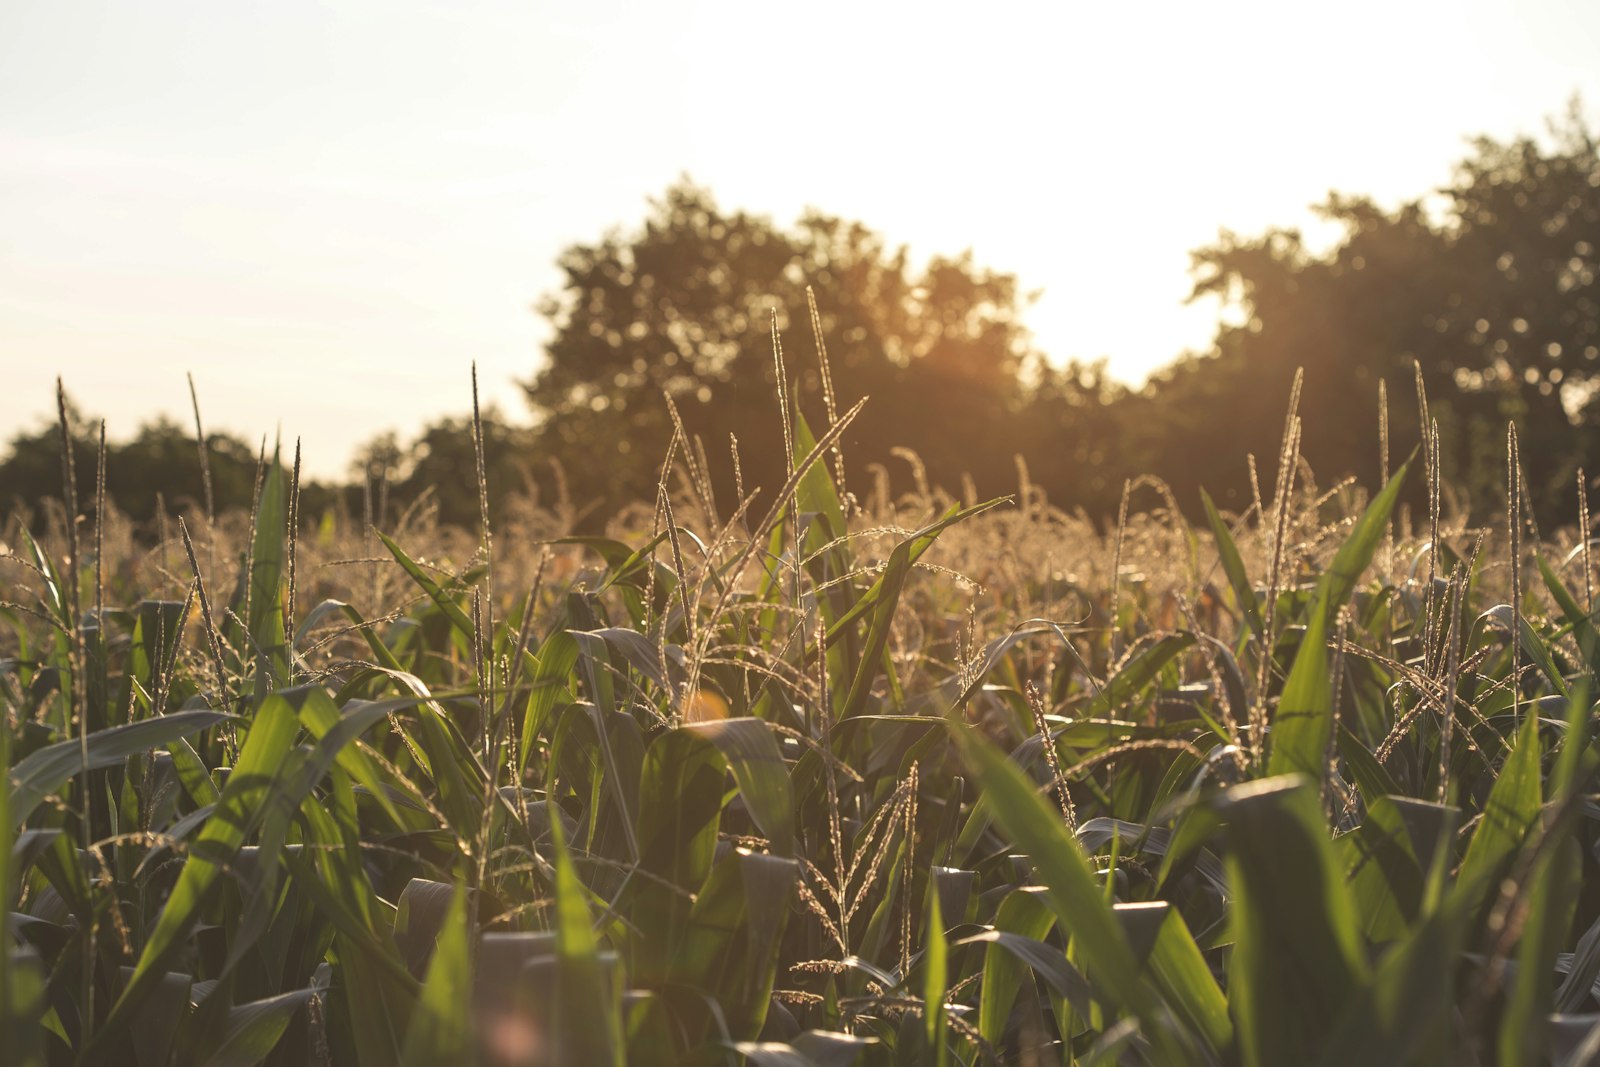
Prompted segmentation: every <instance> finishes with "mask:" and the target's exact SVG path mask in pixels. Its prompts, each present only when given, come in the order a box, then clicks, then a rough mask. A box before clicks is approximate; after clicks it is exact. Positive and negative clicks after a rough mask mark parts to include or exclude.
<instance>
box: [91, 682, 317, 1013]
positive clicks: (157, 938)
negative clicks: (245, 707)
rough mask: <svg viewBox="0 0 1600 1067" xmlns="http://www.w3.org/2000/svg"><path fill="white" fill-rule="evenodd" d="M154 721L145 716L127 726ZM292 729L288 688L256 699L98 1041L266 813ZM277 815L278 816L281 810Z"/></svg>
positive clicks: (136, 996) (179, 938)
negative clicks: (229, 766)
mask: <svg viewBox="0 0 1600 1067" xmlns="http://www.w3.org/2000/svg"><path fill="white" fill-rule="evenodd" d="M159 721H161V720H160V719H155V720H145V722H141V723H136V724H134V725H136V726H142V725H145V723H147V722H159ZM130 728H131V727H130ZM299 729H300V720H299V716H298V715H297V714H296V710H295V707H294V705H293V704H292V703H291V701H290V698H289V693H288V692H279V693H271V694H269V695H268V696H267V698H266V699H265V700H264V701H262V704H261V707H260V708H259V709H258V710H257V712H256V714H255V717H254V718H253V719H252V720H251V722H250V730H249V732H248V733H247V734H246V735H245V739H244V741H243V743H242V745H241V746H240V750H239V759H238V761H237V763H235V765H234V767H233V770H232V772H231V773H230V774H229V775H228V782H227V785H226V786H225V787H224V788H223V790H222V798H221V799H220V800H219V801H218V802H217V811H216V813H215V814H214V815H213V816H212V817H211V818H210V819H207V820H206V824H205V828H204V829H203V830H201V831H200V836H199V837H198V838H197V839H196V840H195V842H194V844H193V845H192V846H191V848H190V851H189V856H188V859H187V860H186V861H185V862H184V865H183V870H182V871H181V872H180V873H179V875H178V881H177V884H176V885H174V886H173V889H172V893H171V895H170V896H168V898H167V903H166V905H165V906H164V907H163V908H162V909H161V915H160V918H159V919H158V920H157V923H156V926H155V929H154V930H153V931H151V933H150V935H149V937H148V939H147V940H146V942H145V947H144V951H143V953H141V954H140V956H139V961H138V964H137V965H136V966H135V968H134V972H133V976H132V978H130V979H129V980H128V984H127V986H126V987H125V988H124V989H123V991H122V995H121V996H120V997H119V998H118V999H117V1001H116V1003H115V1006H114V1007H113V1008H112V1011H111V1015H110V1016H109V1017H108V1018H107V1020H106V1024H105V1026H104V1028H103V1029H101V1030H100V1031H99V1032H98V1033H97V1034H96V1035H95V1037H96V1041H97V1043H100V1042H105V1041H107V1040H109V1037H108V1035H111V1036H115V1035H116V1034H118V1033H119V1027H120V1026H122V1025H126V1023H127V1022H128V1020H129V1017H130V1015H131V1014H132V1013H133V1012H134V1011H137V1010H138V1006H139V1003H140V1001H141V999H142V998H143V995H144V990H145V987H146V986H147V985H149V984H150V983H151V982H154V981H156V980H157V979H158V978H159V976H160V975H161V974H162V973H163V972H164V970H165V966H164V964H165V963H166V962H167V961H168V960H169V959H171V958H172V955H173V954H174V953H175V952H177V951H178V949H179V948H181V947H182V944H183V940H184V939H185V938H186V937H187V936H188V935H189V933H190V931H192V930H193V929H194V925H195V923H197V922H198V921H199V919H200V914H201V910H202V909H203V907H204V906H205V903H206V901H207V900H208V899H209V897H210V895H211V891H212V889H213V888H214V887H215V886H216V883H217V879H218V878H219V876H220V875H221V873H222V871H223V869H224V868H225V867H226V866H227V865H228V864H229V863H230V862H231V861H232V859H233V857H234V856H235V855H236V854H237V853H238V851H239V847H240V846H241V845H242V844H244V842H245V839H246V837H247V836H248V835H249V833H250V832H251V831H252V830H254V829H255V828H256V827H257V825H259V823H260V821H261V819H262V818H263V817H264V816H265V815H266V814H267V806H266V801H267V798H268V797H269V796H270V795H271V794H272V793H273V791H274V790H275V788H276V786H277V782H278V777H279V774H280V773H281V772H282V770H283V765H284V761H285V757H286V756H287V755H288V753H289V750H290V746H291V745H292V744H293V742H294V738H295V735H296V733H298V732H299ZM291 814H292V813H291ZM278 817H279V818H282V817H283V816H282V815H281V813H280V814H279V815H278Z"/></svg>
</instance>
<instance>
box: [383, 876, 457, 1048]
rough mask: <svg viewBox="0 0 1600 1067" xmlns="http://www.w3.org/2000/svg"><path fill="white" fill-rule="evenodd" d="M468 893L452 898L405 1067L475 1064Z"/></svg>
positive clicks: (407, 1042)
mask: <svg viewBox="0 0 1600 1067" xmlns="http://www.w3.org/2000/svg"><path fill="white" fill-rule="evenodd" d="M468 925H469V923H468V916H467V891H466V890H465V889H464V888H462V887H459V886H458V887H456V888H455V891H454V892H453V893H452V894H451V897H450V904H449V908H448V910H447V911H446V912H445V917H444V924H443V926H442V928H441V929H440V931H439V938H438V944H437V945H436V946H435V947H434V949H433V958H432V959H431V960H430V961H429V963H428V973H427V977H426V978H425V979H424V980H423V983H422V996H421V997H419V998H418V1000H417V1013H416V1015H415V1016H413V1018H412V1020H411V1024H410V1025H409V1026H408V1027H407V1028H406V1040H405V1048H404V1050H403V1051H402V1053H401V1056H400V1062H401V1064H402V1065H403V1067H455V1065H456V1064H467V1063H469V1062H471V1060H472V1028H471V1017H472V1016H471V1012H472V938H471V931H470V930H469V928H468Z"/></svg>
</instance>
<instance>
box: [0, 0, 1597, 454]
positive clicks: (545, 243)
mask: <svg viewBox="0 0 1600 1067" xmlns="http://www.w3.org/2000/svg"><path fill="white" fill-rule="evenodd" d="M1575 91H1577V92H1581V93H1582V94H1583V96H1584V99H1585V100H1586V102H1587V107H1588V110H1589V113H1590V115H1591V116H1593V115H1594V114H1595V109H1596V107H1597V106H1600V105H1597V102H1600V3H1595V2H1594V0H1514V2H1513V0H1505V2H1498V3H1489V2H1465V3H1464V2H1461V0H1453V2H1445V3H1408V2H1404V0H1382V2H1367V0H1359V2H1348V3H1344V4H1340V5H1337V6H1334V7H1329V6H1326V5H1310V6H1308V5H1303V4H1292V3H1283V2H1281V0H1273V2H1253V3H1208V4H1198V3H1194V2H1192V0H1188V2H1183V3H1152V2H1145V3H1140V4H1117V3H1096V4H1092V5H1090V4H1086V3H1078V2H1073V3H1067V2H1056V3H1030V4H1007V3H998V2H997V3H993V4H988V5H974V4H972V3H970V2H967V3H960V4H948V5H946V4H933V3H929V2H926V0H924V2H921V3H916V4H906V5H889V4H881V3H864V2H862V0H851V2H833V0H815V2H811V3H806V4H800V5H794V4H784V5H777V4H751V3H747V2H746V3H726V4H722V3H668V4H639V3H610V2H607V3H601V2H593V0H589V2H584V3H571V2H563V3H546V2H533V3H530V2H526V0H524V2H506V3H496V2H487V0H483V2H464V0H462V2H448V3H446V2H440V3H432V4H429V3H417V2H397V0H382V2H379V0H370V2H369V0H324V2H315V3H313V2H307V0H274V2H273V3H259V4H258V3H243V2H239V0H220V2H219V0H183V2H179V0H138V2H129V0H102V2H92V0H6V2H5V3H4V5H3V7H0V369H3V375H0V381H3V383H4V387H3V388H0V433H3V434H4V436H5V437H9V436H10V434H11V433H13V432H15V431H16V430H18V429H21V428H28V427H31V426H32V425H34V424H35V423H36V421H37V420H38V419H39V418H41V417H43V415H44V414H45V413H46V412H47V411H49V410H50V408H51V406H52V404H53V400H52V394H53V388H54V378H55V376H56V375H57V374H61V375H63V376H64V377H65V379H66V382H67V387H68V391H69V392H70V393H71V394H72V395H73V396H74V397H75V398H76V399H77V400H78V401H79V403H80V404H81V405H82V406H83V407H84V408H85V409H86V410H88V411H89V412H90V413H92V414H96V415H102V416H105V417H106V418H107V419H108V420H109V424H110V432H111V434H112V436H114V437H116V436H126V435H128V434H131V433H132V432H133V431H134V430H135V428H136V427H137V425H138V424H139V423H140V422H142V421H144V420H146V419H148V418H151V417H153V416H154V415H156V414H157V413H159V412H167V413H170V414H172V415H174V416H178V417H181V418H184V419H187V417H188V416H187V409H188V394H187V387H186V385H185V383H184V372H185V371H193V372H194V375H195V378H196V381H197V383H198V385H199V389H200V395H201V402H202V406H203V409H204V414H205V417H206V420H207V422H208V424H209V425H210V426H213V427H216V428H224V429H228V430H231V431H234V432H237V433H241V434H244V435H246V436H248V437H256V436H259V435H261V434H264V433H271V432H273V431H274V429H275V428H277V427H280V426H281V428H282V431H283V433H284V435H285V438H286V439H291V440H292V438H293V437H294V436H296V435H299V436H301V437H302V438H303V439H304V441H305V447H306V454H307V465H308V467H309V469H310V470H311V471H312V472H313V473H316V474H341V473H343V471H344V469H345V465H346V463H347V461H348V458H349V456H350V453H351V451H352V449H353V448H354V447H355V446H356V445H357V444H358V443H359V442H361V441H363V440H366V439H368V438H370V437H371V436H373V435H374V434H376V433H378V432H379V431H381V430H384V429H388V428H395V429H398V430H399V431H400V433H401V436H402V437H407V436H409V435H410V434H411V433H412V432H413V431H414V430H416V429H418V428H420V427H421V425H422V424H423V422H424V421H426V420H429V419H431V418H433V417H436V416H438V415H441V414H444V413H447V412H451V413H454V412H460V411H463V410H465V409H466V408H467V407H468V405H469V403H470V393H469V384H468V367H469V364H470V362H471V361H472V360H474V359H475V360H477V361H478V365H479V374H480V378H481V380H482V382H483V387H484V391H485V393H486V396H487V398H488V399H490V400H492V401H496V402H498V403H499V404H500V405H501V406H502V407H503V409H504V410H505V411H506V412H507V413H509V414H512V415H514V416H516V417H518V418H521V417H523V415H524V413H525V407H524V405H523V402H522V399H521V393H520V390H519V389H518V388H517V385H516V380H517V379H519V378H526V377H528V376H529V375H531V374H532V372H533V371H534V370H535V369H536V367H537V366H538V363H539V359H540V354H539V353H540V343H541V340H542V338H543V337H544V336H545V328H544V324H543V323H542V321H541V320H540V319H539V318H538V317H537V316H536V315H534V314H533V313H532V312H531V311H530V307H529V306H530V304H531V302H532V301H534V300H535V299H536V298H537V297H538V296H539V295H540V294H542V293H544V292H547V291H549V290H550V289H552V288H553V287H554V286H555V285H556V283H557V282H558V280H559V275H558V274H557V272H556V270H555V267H554V262H555V258H556V256H557V254H558V253H559V252H560V250H561V249H562V248H563V247H565V246H566V245H568V244H570V243H572V242H575V241H584V240H592V239H594V238H596V237H597V236H599V235H600V234H601V233H602V232H603V231H604V230H605V229H606V228H607V227H609V226H612V225H615V224H619V223H620V224H624V225H632V224H634V223H636V222H637V221H638V220H640V219H642V217H643V215H644V211H645V200H646V198H647V197H649V196H652V195H654V194H657V193H659V192H660V191H662V190H663V189H664V188H665V187H666V186H667V185H668V184H669V183H670V182H671V181H672V180H673V179H674V178H675V177H676V176H678V175H679V174H680V173H684V172H687V173H689V174H690V175H691V176H692V177H693V178H694V179H695V180H696V181H698V182H700V183H702V184H705V185H708V186H709V187H710V188H711V189H712V190H713V191H714V193H715V194H716V196H717V197H718V199H719V201H720V202H721V203H722V204H723V206H725V207H729V208H735V207H742V208H748V209H752V210H755V211H758V212H761V213H765V214H770V215H772V216H773V217H774V218H775V219H776V220H777V221H779V222H780V223H783V224H787V223H788V222H790V221H792V220H793V219H794V217H795V216H796V215H797V214H798V213H799V211H800V210H801V208H802V207H804V206H805V205H808V204H810V205H815V206H817V207H820V208H822V209H823V210H825V211H828V212H831V213H834V214H838V215H842V216H844V217H846V218H856V219H860V220H862V221H864V222H866V223H867V224H868V225H870V226H872V227H873V228H875V229H877V230H878V231H880V232H882V233H884V234H885V235H886V236H887V237H888V238H889V239H890V240H892V241H896V242H907V243H909V244H910V245H911V246H912V249H913V251H914V252H915V253H918V254H921V255H927V254H930V253H934V252H956V251H959V250H961V249H963V248H966V247H971V248H972V249H973V250H974V252H975V253H976V255H977V257H978V259H979V261H980V262H983V263H985V264H988V265H990V266H993V267H996V268H998V269H1002V270H1007V271H1012V272H1015V273H1016V274H1018V275H1019V276H1020V278H1021V279H1022V282H1023V284H1024V285H1025V286H1027V287H1030V288H1042V289H1043V290H1044V296H1043V298H1042V299H1041V300H1040V302H1039V303H1038V304H1037V305H1036V306H1035V308H1034V309H1033V312H1032V315H1031V318H1030V322H1031V325H1032V327H1033V329H1034V331H1035V333H1036V335H1037V338H1038V341H1039V343H1040V345H1041V346H1042V347H1043V348H1044V349H1045V350H1046V351H1047V352H1049V353H1050V354H1051V355H1053V356H1056V357H1060V358H1065V357H1068V356H1079V357H1085V358H1093V357H1097V356H1101V355H1105V356H1108V357H1110V359H1111V362H1112V367H1113V369H1114V371H1115V372H1116V373H1117V374H1119V375H1120V376H1122V377H1124V378H1127V379H1130V380H1136V379H1138V378H1140V377H1142V376H1143V375H1144V374H1145V373H1147V372H1148V371H1149V370H1150V369H1152V368H1153V367H1155V366H1157V365H1159V364H1161V363H1163V362H1166V361H1167V360H1169V359H1171V358H1172V357H1174V356H1176V355H1177V354H1178V353H1179V352H1181V351H1183V350H1184V349H1186V348H1199V347H1203V346H1204V345H1205V343H1206V342H1207V341H1208V339H1209V338H1210V336H1211V333H1212V330H1213V328H1214V326H1215V321H1216V309H1215V307H1214V306H1209V305H1197V306H1194V307H1189V308H1185V307H1184V306H1183V303H1182V301H1183V298H1184V296H1185V295H1186V294H1187V292H1188V288H1189V278H1188V274H1187V270H1188V264H1189V259H1188V252H1189V250H1190V249H1192V248H1195V247H1197V246H1200V245H1203V244H1205V243H1207V242H1209V241H1211V240H1213V239H1214V238H1215V236H1216V234H1217V230H1218V228H1219V227H1222V226H1226V227H1229V228H1231V229H1234V230H1236V231H1241V232H1247V233H1248V232H1255V231H1258V230H1260V229H1262V228H1264V227H1266V226H1268V225H1272V224H1297V223H1302V222H1304V221H1306V219H1307V214H1306V210H1305V209H1306V207H1307V205H1308V204H1310V203H1311V202H1313V201H1316V200H1319V199H1321V198H1322V197H1323V195H1324V194H1325V193H1326V192H1327V191H1328V190H1329V189H1340V190H1344V191H1350V192H1366V193H1371V194H1373V195H1375V196H1377V197H1378V198H1379V200H1380V201H1382V202H1384V203H1388V204H1392V203H1394V202H1396V201H1398V200H1400V199H1402V198H1406V197H1411V196H1415V195H1418V194H1421V193H1423V192H1425V191H1427V190H1429V189H1431V188H1434V187H1436V186H1437V185H1439V184H1440V183H1442V182H1443V181H1445V180H1446V179H1447V177H1448V175H1449V167H1450V164H1451V163H1452V162H1453V161H1455V160H1456V159H1458V158H1460V157H1461V156H1462V155H1463V154H1464V152H1465V143H1464V138H1465V137H1466V136H1467V135H1470V134H1475V133H1489V134H1491V135H1494V136H1498V137H1509V136H1512V135H1514V134H1517V133H1537V132H1539V131H1541V129H1542V126H1543V121H1544V118H1545V117H1546V116H1549V115H1552V114H1555V113H1557V112H1560V111H1562V110H1564V108H1565V106H1566V103H1567V100H1568V98H1569V97H1570V96H1571V94H1572V93H1573V92H1575ZM819 297H820V299H821V300H823V301H824V302H825V301H826V300H827V299H828V297H827V294H826V293H825V292H823V293H820V294H819Z"/></svg>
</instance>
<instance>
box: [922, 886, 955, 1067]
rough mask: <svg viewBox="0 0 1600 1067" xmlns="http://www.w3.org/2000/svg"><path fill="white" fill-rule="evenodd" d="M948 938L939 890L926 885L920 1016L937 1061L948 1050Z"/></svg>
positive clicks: (944, 1059) (945, 1059) (946, 1059)
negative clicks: (925, 923)
mask: <svg viewBox="0 0 1600 1067" xmlns="http://www.w3.org/2000/svg"><path fill="white" fill-rule="evenodd" d="M949 955H950V946H949V942H947V941H946V940H945V936H944V917H943V916H941V915H940V914H939V894H938V893H936V892H934V891H933V886H932V881H931V879H930V881H929V887H928V915H927V927H926V929H925V930H924V931H923V950H922V1019H923V1026H924V1033H925V1034H926V1036H927V1039H928V1047H929V1048H931V1049H933V1050H934V1054H935V1056H936V1057H937V1060H938V1063H939V1064H941V1065H943V1064H945V1063H947V1062H949V1058H950V1050H949V1049H948V1048H947V1047H946V1046H945V1041H944V1028H945V1020H944V1010H945V1009H944V995H945V991H946V990H947V989H948V988H949V982H950V974H949Z"/></svg>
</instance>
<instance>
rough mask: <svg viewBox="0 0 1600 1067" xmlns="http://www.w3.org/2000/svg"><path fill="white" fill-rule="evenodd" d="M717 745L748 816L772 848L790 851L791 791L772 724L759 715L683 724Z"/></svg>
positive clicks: (787, 852)
mask: <svg viewBox="0 0 1600 1067" xmlns="http://www.w3.org/2000/svg"><path fill="white" fill-rule="evenodd" d="M685 729H687V730H692V731H694V732H696V733H698V734H700V735H701V736H702V737H704V738H705V739H706V740H708V741H710V742H711V743H712V744H713V745H715V746H716V747H717V751H718V752H720V753H722V758H723V759H725V760H727V761H728V770H729V771H731V772H732V774H733V780H734V782H735V783H736V784H737V785H738V786H739V795H740V796H741V797H743V798H744V804H745V807H746V809H748V810H749V812H750V818H751V819H753V820H754V821H755V824H756V826H757V827H759V828H760V830H761V832H762V833H763V834H765V835H766V836H767V840H768V841H769V842H770V843H771V847H772V851H773V852H775V853H777V854H778V855H780V856H790V855H793V854H794V791H793V788H792V787H791V785H790V782H789V769H788V767H787V765H785V763H784V762H783V753H782V752H781V751H780V750H779V748H778V741H777V738H776V737H774V736H773V733H772V727H771V726H770V725H768V724H767V723H766V722H765V721H764V720H762V719H754V718H740V719H721V720H716V721H712V722H703V723H692V724H690V725H689V726H687V727H685Z"/></svg>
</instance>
